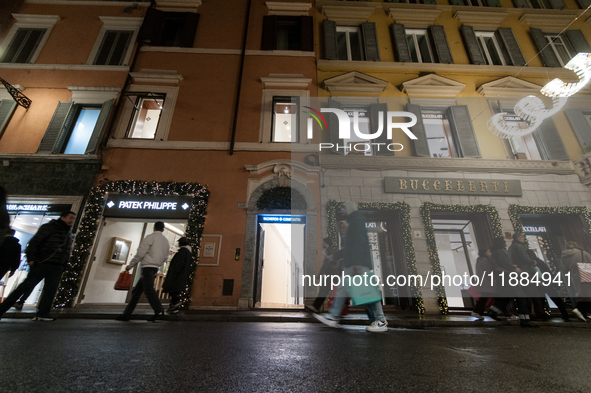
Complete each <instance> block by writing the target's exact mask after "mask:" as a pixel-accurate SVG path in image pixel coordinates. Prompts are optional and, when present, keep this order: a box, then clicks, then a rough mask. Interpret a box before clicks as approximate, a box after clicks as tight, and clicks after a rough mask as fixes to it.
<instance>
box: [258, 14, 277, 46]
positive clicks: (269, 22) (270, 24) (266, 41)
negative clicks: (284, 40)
mask: <svg viewBox="0 0 591 393" xmlns="http://www.w3.org/2000/svg"><path fill="white" fill-rule="evenodd" d="M275 49H277V15H269V16H263V37H262V40H261V50H275Z"/></svg>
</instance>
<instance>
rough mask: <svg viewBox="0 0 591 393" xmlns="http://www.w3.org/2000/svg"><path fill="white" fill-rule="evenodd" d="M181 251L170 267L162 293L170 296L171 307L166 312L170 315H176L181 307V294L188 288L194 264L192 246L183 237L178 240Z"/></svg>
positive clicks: (173, 258) (175, 255) (175, 256)
mask: <svg viewBox="0 0 591 393" xmlns="http://www.w3.org/2000/svg"><path fill="white" fill-rule="evenodd" d="M178 243H179V247H180V248H179V250H178V251H177V253H176V254H174V257H172V260H171V261H170V266H169V267H168V272H167V273H166V278H165V279H164V283H163V284H162V292H168V293H169V294H170V298H171V299H170V305H169V306H168V310H166V312H167V313H168V314H176V313H178V312H179V309H180V307H181V304H182V302H181V294H182V293H183V291H184V290H185V288H186V287H187V281H188V280H189V275H190V274H191V264H192V263H193V255H192V254H191V246H189V241H188V240H187V238H186V237H181V238H180V239H179V240H178Z"/></svg>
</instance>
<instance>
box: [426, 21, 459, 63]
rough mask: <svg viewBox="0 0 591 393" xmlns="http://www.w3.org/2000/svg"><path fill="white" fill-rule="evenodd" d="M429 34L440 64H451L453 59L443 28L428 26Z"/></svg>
mask: <svg viewBox="0 0 591 393" xmlns="http://www.w3.org/2000/svg"><path fill="white" fill-rule="evenodd" d="M429 36H430V37H431V42H432V43H433V46H434V48H435V53H436V54H437V59H438V62H439V63H442V64H453V62H454V59H453V57H452V55H451V50H450V49H449V44H448V43H447V36H446V35H445V29H444V28H443V26H440V25H431V26H429Z"/></svg>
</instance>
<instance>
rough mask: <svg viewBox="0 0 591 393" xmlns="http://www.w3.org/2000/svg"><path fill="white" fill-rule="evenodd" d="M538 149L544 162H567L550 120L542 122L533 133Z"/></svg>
mask: <svg viewBox="0 0 591 393" xmlns="http://www.w3.org/2000/svg"><path fill="white" fill-rule="evenodd" d="M532 135H533V137H534V139H535V141H536V144H537V145H538V149H539V150H540V153H541V154H542V157H543V159H545V160H556V161H568V160H569V157H568V154H567V153H566V149H565V148H564V144H563V143H562V139H561V138H560V135H559V134H558V130H557V129H556V125H555V124H554V120H552V118H548V119H546V120H544V121H543V122H542V124H541V125H540V127H539V128H538V129H537V130H535V131H534V132H533V134H532Z"/></svg>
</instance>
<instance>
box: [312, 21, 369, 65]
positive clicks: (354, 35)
mask: <svg viewBox="0 0 591 393" xmlns="http://www.w3.org/2000/svg"><path fill="white" fill-rule="evenodd" d="M322 23H323V29H324V55H325V58H326V59H327V60H348V61H362V60H366V61H379V60H380V51H379V49H378V39H377V34H376V26H375V23H370V22H366V23H362V24H361V25H359V26H337V24H336V22H334V21H331V20H328V19H327V20H325V21H323V22H322Z"/></svg>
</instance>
